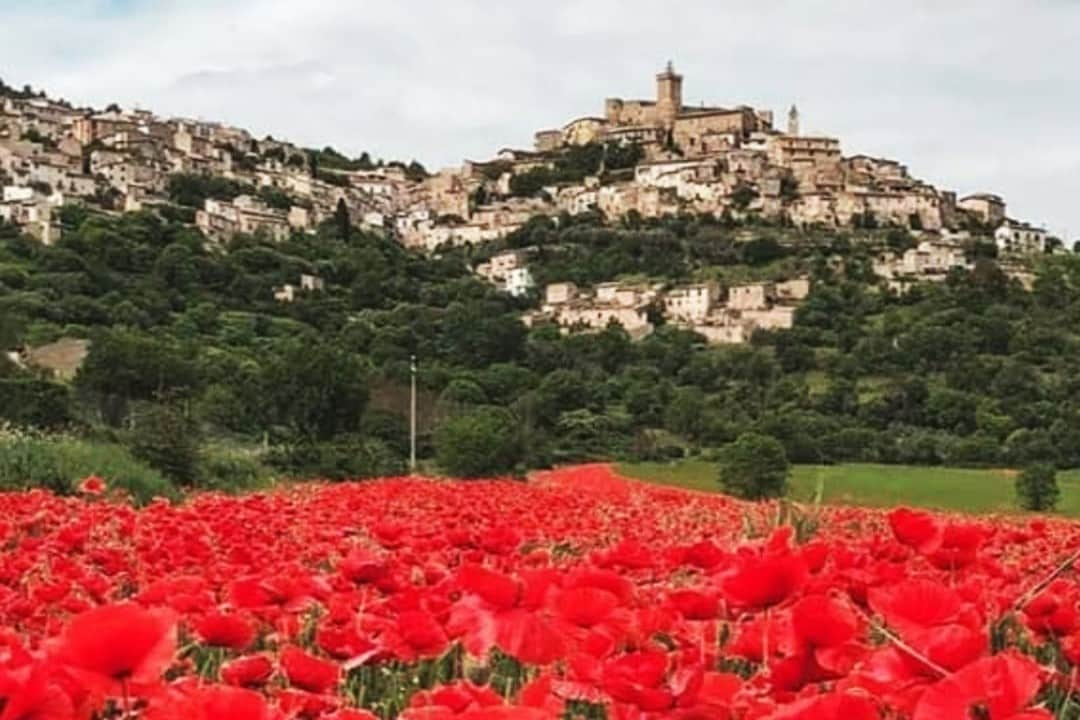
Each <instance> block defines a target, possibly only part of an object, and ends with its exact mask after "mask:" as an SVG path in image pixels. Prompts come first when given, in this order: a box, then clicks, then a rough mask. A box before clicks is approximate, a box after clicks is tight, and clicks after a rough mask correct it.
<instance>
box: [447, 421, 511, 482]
mask: <svg viewBox="0 0 1080 720" xmlns="http://www.w3.org/2000/svg"><path fill="white" fill-rule="evenodd" d="M435 453H436V459H437V460H438V463H439V466H440V467H441V468H442V469H443V470H445V471H446V472H447V473H449V474H451V475H455V476H457V477H465V478H476V477H490V476H494V475H504V474H506V473H508V472H511V471H512V470H514V468H515V466H516V465H517V463H518V461H519V460H520V459H521V443H520V439H519V437H518V430H517V422H516V420H515V418H514V416H513V414H511V413H510V412H509V411H507V410H505V409H503V408H498V407H491V406H483V407H478V408H475V409H473V410H469V411H466V412H464V413H462V414H461V415H458V416H456V417H453V418H450V419H449V420H447V421H446V422H444V423H443V424H442V425H440V426H439V429H438V430H437V431H436V433H435Z"/></svg>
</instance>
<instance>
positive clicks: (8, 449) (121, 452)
mask: <svg viewBox="0 0 1080 720" xmlns="http://www.w3.org/2000/svg"><path fill="white" fill-rule="evenodd" d="M88 475H99V476H101V477H102V478H104V479H105V482H106V483H107V484H108V486H109V487H110V488H113V489H120V490H125V491H127V492H128V493H129V494H130V495H131V497H132V498H133V499H134V500H135V502H136V503H138V504H140V505H141V504H145V503H147V502H149V501H150V500H152V499H154V498H155V497H165V498H170V499H175V498H176V497H177V492H176V488H175V487H174V486H173V485H172V484H171V483H169V481H168V480H166V479H165V478H164V477H162V475H161V473H159V472H157V471H156V470H154V469H152V468H149V467H147V466H146V465H144V464H142V463H141V462H139V461H138V460H136V459H135V458H134V457H132V455H131V453H130V452H128V450H127V449H126V448H124V447H123V446H121V445H116V444H109V443H91V442H86V441H83V440H76V439H73V438H64V437H61V438H47V437H36V436H30V435H12V434H8V435H5V436H3V437H0V490H6V491H10V490H28V489H31V488H43V489H46V490H51V491H52V492H54V493H57V494H59V495H67V494H71V493H72V492H74V491H75V489H76V486H77V485H78V483H79V481H81V480H82V479H83V478H85V477H87V476H88Z"/></svg>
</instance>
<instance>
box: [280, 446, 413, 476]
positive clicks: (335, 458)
mask: <svg viewBox="0 0 1080 720" xmlns="http://www.w3.org/2000/svg"><path fill="white" fill-rule="evenodd" d="M270 462H271V464H273V466H274V467H276V468H278V469H280V470H282V471H283V472H286V473H288V474H289V475H292V476H293V477H315V478H325V479H327V480H352V479H360V478H369V477H386V476H393V475H401V474H403V473H404V472H405V461H404V458H402V456H401V455H400V454H398V453H397V452H395V451H394V450H393V448H391V447H390V446H389V445H387V444H386V443H385V442H383V441H382V440H378V439H375V438H358V437H355V436H342V437H340V438H337V439H335V440H333V441H327V442H319V443H311V442H305V443H297V444H295V445H287V446H282V447H278V448H275V449H274V451H273V452H272V453H271V454H270Z"/></svg>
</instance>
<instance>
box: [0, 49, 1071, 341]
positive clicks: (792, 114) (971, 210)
mask: <svg viewBox="0 0 1080 720" xmlns="http://www.w3.org/2000/svg"><path fill="white" fill-rule="evenodd" d="M0 103H2V104H0V186H2V197H0V219H2V220H4V221H7V222H9V223H13V224H15V225H18V226H21V227H22V228H23V229H24V230H25V231H26V232H27V233H28V234H30V235H32V236H33V237H35V238H38V239H39V240H40V241H41V242H43V243H52V242H55V240H56V239H57V237H58V236H59V233H60V232H61V229H60V223H59V219H58V214H59V209H60V208H62V207H63V206H65V205H69V204H73V203H80V204H85V205H89V206H93V207H96V208H99V209H100V210H103V211H106V212H124V211H136V210H140V209H147V208H149V209H152V208H162V207H167V206H171V205H175V204H176V203H178V202H179V203H180V204H186V205H187V206H188V212H189V213H190V217H189V218H188V219H189V220H190V222H192V223H193V224H194V225H196V226H197V227H198V228H199V229H200V230H201V231H202V232H203V233H204V234H205V235H206V236H207V237H208V238H210V239H211V240H216V241H222V240H225V239H228V238H229V237H231V236H232V235H235V234H238V233H249V234H261V235H263V236H265V237H268V238H270V239H276V240H280V239H283V238H285V237H288V236H290V235H291V234H293V233H308V232H314V230H315V228H316V227H317V226H318V225H319V224H320V223H322V222H325V221H327V220H328V219H331V218H333V217H335V216H336V215H340V214H341V213H347V216H348V217H349V218H350V219H351V221H352V222H354V223H356V224H358V225H361V226H363V227H366V228H369V229H373V230H378V231H383V232H386V233H388V234H389V235H391V236H393V237H395V238H397V239H398V240H399V241H400V242H401V243H402V244H404V245H405V246H407V247H411V248H415V249H418V250H421V251H427V252H434V251H437V250H438V249H439V248H441V247H445V246H448V245H450V246H456V245H464V244H472V245H480V244H483V243H487V242H490V241H497V240H500V239H502V238H505V237H506V236H507V235H509V234H510V233H513V232H514V231H516V230H518V229H520V228H522V227H523V226H524V225H525V224H526V223H527V222H528V221H529V220H530V219H531V218H534V217H536V216H538V215H547V216H551V217H559V216H564V215H570V216H574V215H580V214H583V213H597V212H599V213H601V214H602V216H604V217H607V218H625V217H635V218H640V219H648V218H660V217H665V216H675V215H680V214H692V215H699V216H702V215H704V216H712V217H715V218H718V219H722V220H724V221H727V222H733V223H737V222H746V221H754V220H762V221H766V222H772V223H778V224H780V225H783V226H787V227H793V228H815V229H840V228H882V227H894V228H903V229H904V230H906V231H908V232H910V233H911V234H912V235H913V236H914V237H916V238H917V239H918V243H917V246H916V247H913V248H908V249H903V250H900V251H897V252H884V253H883V254H882V255H881V257H880V258H879V259H878V261H877V262H876V263H875V264H874V271H875V272H876V273H877V274H878V275H879V276H880V277H882V278H884V279H885V280H886V281H887V284H888V287H889V288H891V289H892V290H894V291H896V292H905V291H906V290H907V289H909V288H910V287H911V286H912V284H914V283H917V282H925V281H936V280H942V279H944V278H945V277H946V276H947V275H948V273H949V272H950V271H951V270H952V269H954V268H966V267H970V261H969V259H968V257H967V256H966V254H965V252H964V250H963V245H962V244H963V242H964V241H965V240H968V239H970V238H971V237H972V236H973V235H979V236H984V237H987V238H990V239H992V241H993V243H994V244H995V245H996V246H997V252H998V256H999V258H1000V259H1001V261H1002V265H1003V269H1004V270H1005V271H1006V273H1007V274H1009V275H1010V276H1011V277H1014V278H1016V279H1018V280H1019V281H1020V282H1022V283H1024V284H1025V285H1028V284H1030V282H1031V279H1032V274H1031V272H1030V269H1029V268H1028V267H1027V265H1025V263H1024V262H1023V259H1024V258H1029V257H1031V256H1034V255H1038V254H1042V253H1046V252H1050V251H1054V250H1059V249H1061V241H1060V240H1058V239H1057V238H1053V237H1051V236H1049V235H1048V233H1047V232H1046V231H1045V230H1044V229H1042V228H1040V227H1038V226H1036V225H1034V224H1031V223H1029V222H1025V221H1022V220H1018V219H1015V218H1012V217H1010V216H1009V214H1008V213H1007V207H1006V203H1005V201H1004V200H1003V199H1002V198H1001V197H999V196H997V195H994V194H992V193H988V192H976V193H974V194H969V195H965V196H963V197H958V196H957V193H956V192H953V191H951V190H945V189H941V188H937V187H935V186H933V185H931V184H929V183H928V182H925V181H923V180H920V179H918V178H915V177H913V176H912V175H911V174H910V173H909V171H908V169H907V167H906V166H905V165H903V164H902V163H901V162H899V161H896V160H890V159H884V158H877V157H870V156H867V155H852V156H845V155H844V154H843V152H842V150H841V143H840V140H839V139H838V138H835V137H827V136H817V135H806V134H804V133H803V132H802V131H801V120H800V115H799V111H798V109H797V108H796V107H794V106H792V107H791V108H790V111H789V112H788V113H787V117H786V127H784V128H783V129H781V128H779V127H777V123H776V122H775V119H774V116H773V113H772V111H769V110H761V109H755V108H751V107H747V106H744V105H739V106H735V107H714V106H705V105H704V104H702V105H701V106H689V105H687V104H685V102H684V99H683V77H682V76H681V75H680V74H678V73H677V72H676V71H675V69H674V67H673V66H672V64H671V63H669V64H668V65H667V67H666V68H665V69H664V70H663V71H662V72H660V73H659V74H658V75H657V76H656V97H655V98H654V99H649V100H627V99H620V98H609V99H607V100H606V101H605V102H604V105H603V114H602V115H600V116H585V117H580V118H576V119H573V120H570V121H569V122H567V123H566V124H565V125H563V126H562V127H561V128H558V129H548V130H541V131H539V132H537V133H536V135H535V139H534V147H533V148H532V149H529V150H517V149H504V150H501V151H499V152H498V153H497V155H496V156H495V157H494V158H492V159H489V160H485V161H466V162H465V163H464V164H463V165H462V166H461V167H457V168H451V169H445V170H441V171H439V172H436V173H434V174H429V173H428V172H427V171H426V170H425V169H424V168H423V167H422V166H420V165H419V164H418V163H416V162H413V163H410V164H405V163H384V162H374V161H372V160H371V159H370V158H369V157H368V156H367V155H366V154H365V155H363V156H361V158H359V159H355V160H354V159H349V158H347V157H344V156H343V155H341V154H339V153H337V152H335V151H334V150H332V149H331V148H326V149H324V150H322V151H311V150H307V149H304V148H301V147H298V146H296V145H294V144H292V143H289V142H285V141H281V140H277V139H274V138H272V137H266V138H263V139H258V138H255V137H254V136H252V134H251V133H250V132H248V131H246V130H244V129H241V128H236V127H230V126H228V125H224V124H221V123H216V122H206V121H201V120H191V119H182V118H163V117H159V116H157V115H155V114H153V113H152V112H149V111H146V110H122V109H121V108H119V107H117V106H115V105H114V106H110V107H108V108H106V109H105V110H104V111H95V110H90V109H85V108H77V107H74V106H72V105H71V104H69V103H66V102H63V101H55V100H51V99H49V98H48V97H46V96H44V95H43V94H40V93H33V92H31V91H29V89H27V90H25V91H15V90H13V89H12V88H9V87H7V86H3V85H2V84H0ZM528 265H529V253H528V252H527V251H522V250H510V251H507V252H504V253H500V254H497V255H495V256H493V257H491V258H490V260H487V261H485V262H483V263H482V264H480V265H479V266H478V267H477V268H476V271H477V272H478V273H479V274H480V275H481V276H483V277H485V278H487V279H488V280H490V281H491V282H492V283H494V284H496V285H497V286H498V287H500V288H501V289H503V290H505V291H506V292H508V293H510V294H512V295H524V294H526V293H529V292H532V291H533V286H534V282H533V279H532V276H531V274H530V272H529V267H528ZM321 283H322V281H321V279H320V278H318V277H305V278H302V279H300V283H299V284H298V285H286V286H283V287H279V288H275V290H274V292H275V297H276V298H277V299H278V300H280V301H282V302H289V301H291V300H293V298H294V297H295V295H296V293H297V292H303V291H317V290H319V289H320V288H321ZM541 290H542V292H541V294H542V296H543V297H542V302H541V306H540V308H539V309H538V310H535V311H531V312H529V313H528V314H526V315H525V318H524V319H525V321H526V322H530V323H531V322H535V321H540V320H546V321H551V322H556V323H558V324H560V325H561V326H563V327H564V328H580V329H602V328H604V327H606V326H607V325H608V324H609V323H610V322H617V323H619V324H621V325H623V327H624V328H625V329H626V330H627V331H628V332H630V333H631V334H632V335H634V336H640V335H642V334H647V333H648V332H649V331H650V330H651V328H652V323H651V322H650V319H649V317H648V315H649V313H650V312H651V311H652V309H654V308H659V311H660V312H661V313H662V314H663V315H664V316H665V317H666V318H667V319H668V320H669V321H671V322H673V323H676V324H681V325H684V326H686V327H688V328H691V329H693V330H695V331H697V332H699V333H700V334H702V335H703V336H704V337H706V338H707V339H708V341H709V342H713V343H742V342H746V341H747V340H748V338H749V337H750V335H752V333H753V332H754V331H755V330H757V329H782V328H789V327H791V325H792V321H793V316H794V307H795V306H796V305H797V304H798V302H799V301H800V300H801V299H802V298H804V297H805V296H806V295H807V293H808V292H809V284H808V281H807V280H806V279H805V278H804V277H791V278H786V279H784V280H782V281H781V282H779V283H754V284H749V285H745V286H732V287H726V288H720V287H717V286H716V285H715V284H709V283H705V284H696V285H692V286H681V287H676V288H665V287H662V286H655V287H654V286H649V285H647V284H646V285H642V284H640V283H637V284H632V285H628V284H623V285H620V284H618V283H611V284H609V285H607V286H604V287H597V288H594V289H591V290H588V289H578V288H576V287H573V286H571V285H567V284H557V285H552V286H549V287H547V288H543V289H541Z"/></svg>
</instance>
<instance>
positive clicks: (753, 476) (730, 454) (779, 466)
mask: <svg viewBox="0 0 1080 720" xmlns="http://www.w3.org/2000/svg"><path fill="white" fill-rule="evenodd" d="M789 472H790V465H789V464H788V459H787V455H786V454H785V453H784V446H783V445H781V444H780V442H779V441H778V440H777V439H776V438H774V437H772V436H771V435H759V434H758V433H743V434H742V435H740V436H739V437H738V439H737V440H735V442H733V443H731V444H730V445H728V446H727V447H726V448H724V449H723V451H722V453H721V460H720V485H721V486H722V487H723V489H724V492H726V493H728V494H729V495H734V496H735V497H739V498H743V499H745V500H762V499H765V498H775V497H781V496H782V495H784V493H785V492H786V491H787V481H788V473H789Z"/></svg>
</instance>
